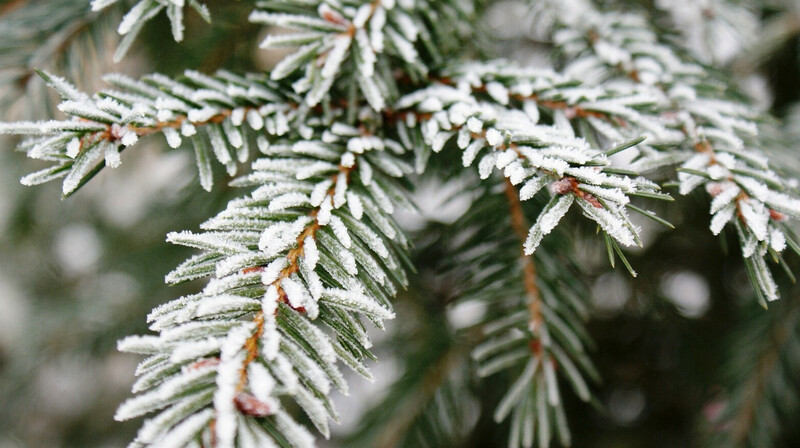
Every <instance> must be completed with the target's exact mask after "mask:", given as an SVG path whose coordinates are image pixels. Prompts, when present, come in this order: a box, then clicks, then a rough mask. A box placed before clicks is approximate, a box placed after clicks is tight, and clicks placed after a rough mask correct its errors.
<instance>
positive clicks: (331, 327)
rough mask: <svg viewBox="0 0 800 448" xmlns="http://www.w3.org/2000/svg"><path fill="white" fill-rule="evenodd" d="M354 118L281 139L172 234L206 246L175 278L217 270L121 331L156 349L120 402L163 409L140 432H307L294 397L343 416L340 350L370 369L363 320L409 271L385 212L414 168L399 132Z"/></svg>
mask: <svg viewBox="0 0 800 448" xmlns="http://www.w3.org/2000/svg"><path fill="white" fill-rule="evenodd" d="M353 130H354V129H353V128H351V127H350V126H347V125H344V124H336V125H334V126H332V127H331V130H330V131H324V132H322V131H318V132H315V133H313V135H310V136H309V138H308V139H305V140H293V139H288V138H284V139H280V140H279V141H276V142H274V143H273V144H271V145H270V146H269V148H267V149H266V150H265V153H266V154H265V156H264V157H262V158H260V159H258V160H256V161H255V162H254V163H253V171H252V173H251V174H249V175H247V176H244V177H241V178H239V179H237V180H236V181H234V184H235V185H238V186H246V187H255V189H254V190H253V191H252V193H251V194H249V195H248V196H246V197H244V198H241V199H236V200H233V201H232V202H231V203H230V204H229V205H228V207H227V209H226V210H224V211H223V212H221V213H220V214H219V215H217V216H216V217H214V218H212V219H210V220H209V221H207V222H206V223H204V224H203V225H202V226H201V228H202V229H203V232H201V233H193V232H179V233H171V234H170V235H168V240H169V241H171V242H173V243H176V244H181V245H187V246H190V247H196V248H200V249H202V250H203V253H202V254H201V255H198V256H195V257H192V258H190V259H189V260H187V261H186V262H185V263H183V264H182V265H181V266H179V267H178V268H177V269H176V270H175V271H173V272H172V273H171V274H170V275H169V276H168V277H167V280H168V281H170V282H181V281H185V280H189V279H196V278H202V277H210V281H209V282H208V285H207V286H206V287H205V289H204V290H203V291H202V292H201V293H199V294H196V295H193V296H188V297H183V298H180V299H177V300H176V301H173V302H170V303H167V304H165V305H162V306H160V307H158V308H156V309H155V310H154V311H153V313H151V315H150V317H149V321H150V323H151V329H152V330H154V331H156V332H157V333H158V336H145V337H141V336H135V337H131V338H128V339H125V340H124V341H122V342H121V343H120V349H122V350H124V351H132V352H136V353H146V354H148V355H150V356H149V357H148V358H147V359H145V360H144V361H143V362H142V364H141V366H140V369H139V371H138V374H139V375H140V379H139V382H137V384H136V385H135V386H134V391H135V392H138V393H139V395H137V396H136V397H134V398H131V399H130V400H129V401H127V402H125V403H124V404H123V405H122V406H121V407H120V409H119V411H118V413H117V418H118V419H128V418H132V417H136V416H138V415H143V414H147V413H152V412H154V411H156V413H155V415H154V416H153V417H151V418H150V419H149V420H147V421H146V422H145V424H144V426H143V427H142V429H141V431H140V433H139V436H138V437H137V439H136V441H135V442H134V446H143V447H144V446H164V444H167V442H168V441H171V440H173V439H176V440H189V439H195V440H198V438H199V439H200V440H214V441H215V446H217V447H232V446H242V447H246V446H252V447H263V446H273V445H275V446H277V444H279V443H280V442H279V440H288V441H289V443H290V444H291V445H292V446H298V447H306V446H313V440H314V438H313V437H312V436H311V434H310V433H309V432H308V431H307V430H306V429H304V428H303V427H302V426H300V425H299V424H297V423H296V422H295V420H293V418H292V417H291V416H290V413H289V411H288V410H287V409H286V407H285V404H284V403H285V402H286V400H292V401H294V402H296V403H297V405H299V406H300V408H301V409H303V411H305V413H306V415H307V416H308V417H309V419H310V420H311V422H312V423H313V424H314V426H315V427H316V428H317V429H318V430H319V431H320V432H321V433H322V434H323V435H324V436H325V437H327V436H328V435H329V427H328V420H329V419H333V420H334V421H337V420H338V415H337V413H336V411H335V409H334V408H333V405H332V403H331V401H330V397H329V393H330V391H331V390H332V389H333V388H335V389H338V390H339V391H341V392H342V393H344V394H347V384H346V382H345V380H344V377H343V375H342V373H341V372H340V370H339V367H338V362H339V361H342V362H343V363H344V364H346V365H347V366H349V367H351V368H352V369H353V370H355V371H356V372H358V373H360V374H362V375H365V376H367V377H369V375H370V374H369V370H368V369H367V368H366V366H365V365H364V364H363V362H364V359H365V357H366V356H367V354H368V353H369V347H370V346H371V343H370V342H369V338H368V337H367V335H366V333H365V330H364V326H363V323H362V321H370V322H373V323H375V324H376V325H379V326H380V325H381V321H382V320H384V319H391V318H393V317H394V313H393V312H392V306H391V303H390V299H391V298H392V296H393V295H394V293H395V291H396V287H397V286H405V285H406V281H407V280H406V277H405V273H404V267H403V262H402V261H401V260H402V259H403V258H404V257H405V255H402V254H403V253H404V252H405V251H406V250H407V242H406V240H405V238H404V237H403V236H402V232H401V231H400V230H399V228H398V227H397V225H396V224H395V223H394V221H393V220H392V219H391V217H390V216H389V214H390V213H391V211H392V210H393V209H394V206H395V203H396V201H395V200H394V199H392V198H397V197H402V196H404V194H405V193H404V192H403V191H402V190H401V189H400V188H399V186H398V185H397V184H396V182H395V181H394V179H393V178H394V177H396V176H398V175H400V176H402V175H403V174H404V173H407V172H408V171H410V169H411V168H410V167H409V166H407V165H406V164H405V163H404V162H402V160H401V159H399V158H398V156H400V155H402V152H400V153H395V152H394V150H397V149H400V147H399V145H397V144H396V143H392V142H389V141H386V140H384V139H381V138H377V137H369V136H365V135H363V134H361V133H356V135H353V132H352V131H353ZM337 131H338V132H337ZM366 139H368V140H369V141H370V144H369V146H368V147H367V146H366V145H365V144H364V140H366ZM398 205H402V201H401V202H400V203H398ZM320 324H324V326H326V327H327V330H323V329H322V328H321V325H320ZM181 421H182V423H179V422H181ZM211 421H213V422H214V424H213V425H212V424H210V423H209V422H211ZM189 422H192V423H191V424H190V423H189ZM268 428H271V429H268ZM235 442H236V444H235V445H234V443H235Z"/></svg>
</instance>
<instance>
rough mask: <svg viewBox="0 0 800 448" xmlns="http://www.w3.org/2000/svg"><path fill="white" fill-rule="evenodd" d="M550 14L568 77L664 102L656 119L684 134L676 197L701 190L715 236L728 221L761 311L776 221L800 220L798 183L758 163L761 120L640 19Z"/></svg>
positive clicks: (783, 236)
mask: <svg viewBox="0 0 800 448" xmlns="http://www.w3.org/2000/svg"><path fill="white" fill-rule="evenodd" d="M551 7H552V8H553V11H554V14H555V15H556V16H557V17H558V18H559V19H558V20H559V24H560V25H557V27H558V29H557V30H556V31H554V33H553V39H554V41H555V44H556V45H557V46H559V47H560V48H561V49H562V50H563V51H564V52H565V54H567V55H568V56H569V58H570V62H569V64H568V65H567V67H566V68H565V72H566V73H568V74H573V75H575V76H576V77H579V78H582V79H584V80H586V81H587V82H589V83H592V84H596V83H605V82H608V81H610V80H616V81H623V82H627V83H629V84H632V85H634V86H637V88H641V89H644V90H645V91H647V90H650V91H652V92H653V94H654V95H655V97H660V98H661V99H660V100H658V101H657V102H656V103H655V104H654V105H655V112H656V113H658V114H659V116H660V117H661V118H662V121H665V122H667V123H670V122H671V123H670V124H669V125H670V126H671V127H673V128H674V129H676V130H678V131H680V132H681V133H682V138H681V139H680V140H681V141H682V142H681V145H680V146H681V147H682V148H683V149H684V151H686V153H687V155H686V156H685V158H684V160H683V161H682V164H681V166H680V168H679V169H678V183H679V191H680V193H681V194H684V195H686V194H689V193H690V192H692V191H693V190H694V189H696V188H697V187H699V186H705V188H706V190H707V192H708V193H709V195H710V197H711V199H712V203H711V209H710V212H711V215H712V219H711V223H710V229H711V231H712V233H714V234H715V235H717V234H719V233H720V232H721V231H722V229H723V228H724V227H725V226H726V225H728V224H731V227H733V228H734V229H736V232H737V235H738V236H739V241H740V245H741V250H742V255H743V258H744V260H745V263H746V264H747V267H748V272H749V274H750V278H751V283H752V284H753V286H754V288H755V290H756V292H757V293H758V298H759V302H760V303H761V304H762V306H764V307H766V306H767V302H768V301H773V300H776V299H778V297H779V293H778V288H777V284H776V282H775V280H774V279H773V276H772V274H771V272H770V270H769V268H768V267H767V263H766V259H767V258H768V257H769V258H772V259H775V260H780V257H778V256H776V254H779V253H780V252H782V251H783V250H784V249H785V248H786V247H787V239H789V238H791V236H790V235H789V234H787V233H786V232H785V227H784V225H783V221H785V220H786V219H787V217H793V218H800V195H798V192H797V184H796V182H793V181H791V180H790V179H786V178H783V177H781V176H780V175H779V174H778V173H776V172H775V171H774V170H773V169H772V168H771V167H770V164H769V162H768V159H767V158H766V157H765V156H764V154H763V150H762V147H763V143H762V142H761V141H760V140H759V138H758V124H757V121H756V120H757V119H758V115H757V114H755V113H753V112H751V110H750V109H747V108H745V107H744V106H743V105H741V104H740V103H739V102H737V101H735V100H733V99H732V98H731V95H730V94H728V93H727V92H725V91H724V90H723V87H722V86H723V85H724V84H723V83H721V82H719V81H718V80H717V79H715V78H714V77H713V76H712V75H711V74H710V73H708V72H707V71H706V70H705V69H703V68H702V67H701V66H700V65H698V64H695V63H693V62H691V61H686V60H685V59H684V58H682V57H681V56H679V55H678V54H677V53H676V52H675V51H674V50H673V49H672V48H670V47H669V46H668V45H665V44H662V43H660V42H659V41H658V37H657V35H656V34H655V33H654V32H653V31H652V29H651V28H650V27H649V25H648V24H647V23H646V21H645V20H644V18H642V17H640V16H636V15H632V14H619V13H613V12H612V13H601V12H599V11H597V10H595V9H594V8H593V7H592V6H587V7H586V8H585V10H584V11H583V14H582V15H581V16H580V19H576V18H575V17H574V14H573V12H571V11H566V10H564V9H563V8H562V7H561V6H559V5H557V4H555V3H552V4H551ZM655 159H656V160H657V159H658V157H657V156H656V157H655ZM650 163H651V162H650V161H647V160H646V159H645V160H644V161H642V162H640V163H639V164H638V165H641V166H648V165H649V164H650ZM636 165H637V164H634V167H635V166H636ZM789 245H793V242H790V243H789Z"/></svg>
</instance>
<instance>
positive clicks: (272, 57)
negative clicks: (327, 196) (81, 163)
mask: <svg viewBox="0 0 800 448" xmlns="http://www.w3.org/2000/svg"><path fill="white" fill-rule="evenodd" d="M121 3H122V4H123V6H128V5H127V4H126V3H130V2H121ZM206 3H208V4H209V7H210V9H211V10H212V13H213V16H214V26H206V25H205V24H204V23H202V21H201V20H200V19H199V17H197V16H196V15H194V14H189V15H187V36H188V37H187V42H185V43H183V44H176V43H174V42H173V40H172V38H171V35H170V30H169V24H168V22H167V20H166V18H165V17H160V18H158V19H156V20H154V21H153V22H150V24H148V25H147V27H146V28H145V31H144V33H143V35H142V37H140V38H139V39H138V41H137V43H136V44H135V46H134V49H133V50H132V52H131V53H130V54H129V56H128V57H127V58H126V59H125V60H124V61H123V62H122V63H120V64H113V63H112V62H111V55H112V54H113V52H114V49H115V47H116V45H117V43H118V38H117V36H116V33H115V30H116V26H117V24H118V23H119V19H120V17H121V12H122V11H123V10H124V9H123V8H122V7H115V8H111V9H109V10H106V11H103V12H102V13H91V12H89V7H88V4H89V1H88V0H0V42H2V44H0V118H2V119H3V120H17V119H43V118H48V117H52V116H57V113H56V112H55V111H54V104H55V101H56V98H54V97H53V96H52V95H51V94H50V93H49V92H47V91H46V89H44V87H43V85H42V83H41V81H40V80H38V78H37V77H36V76H35V75H34V74H33V72H32V69H33V68H44V69H47V70H49V71H52V72H54V73H57V74H61V75H63V76H65V77H67V78H68V79H70V80H72V81H74V82H75V83H76V84H77V85H78V86H79V87H81V88H82V89H83V90H85V91H88V92H93V91H96V90H98V89H99V88H102V87H103V85H102V82H101V81H100V80H99V76H98V75H99V74H102V73H107V72H111V71H115V72H123V73H126V74H129V75H132V76H139V75H141V74H143V73H148V72H152V71H159V72H162V73H166V74H168V75H173V76H174V75H177V74H179V73H180V72H181V71H183V70H184V69H185V68H194V69H197V70H200V71H203V72H213V71H214V70H216V69H218V68H222V67H224V68H227V69H231V70H235V71H243V70H265V69H268V68H269V67H270V66H271V65H272V64H274V63H275V61H276V60H278V59H279V57H280V55H276V54H267V53H265V52H263V51H259V50H258V49H257V43H258V42H259V41H260V39H259V37H260V36H261V35H263V34H264V33H265V30H262V29H259V28H257V27H254V26H252V25H246V23H247V22H246V17H247V15H248V13H249V12H250V10H251V9H252V5H251V4H250V3H251V2H230V1H226V0H209V1H207V2H206ZM481 3H484V2H481ZM485 3H486V5H484V6H485V7H486V8H487V12H486V14H485V22H484V23H483V27H484V32H485V33H486V34H487V35H490V36H493V39H494V43H493V44H490V45H493V46H491V47H489V48H490V49H491V50H490V51H491V52H493V53H494V54H493V56H498V57H499V56H504V57H507V58H510V59H514V60H517V61H521V62H524V63H527V64H532V65H552V62H551V61H552V59H551V52H550V50H549V48H548V45H547V43H546V40H545V39H544V37H545V36H542V35H540V33H539V32H538V31H537V29H534V28H533V27H532V26H531V21H530V20H529V19H530V17H529V14H528V11H529V10H530V4H531V3H535V2H533V1H531V0H529V1H494V2H485ZM602 3H605V4H606V5H607V6H608V7H609V8H613V7H617V6H620V5H624V6H625V7H626V8H629V7H635V8H639V9H642V10H645V11H647V12H648V13H649V14H651V15H652V17H653V24H654V26H656V27H660V28H662V29H663V30H664V33H663V35H664V38H665V39H668V40H671V41H674V42H676V43H678V44H680V45H683V46H684V47H685V48H686V49H687V50H686V51H687V53H690V54H691V55H692V56H693V57H695V58H698V59H699V60H701V61H703V62H705V63H709V64H714V65H715V66H716V67H721V68H722V69H723V70H724V71H726V72H727V73H728V74H729V75H732V76H733V77H734V79H735V81H736V85H734V86H731V87H732V88H734V89H738V90H739V91H741V92H742V95H743V96H745V97H747V98H748V100H749V101H751V102H752V103H754V104H756V105H758V107H760V108H763V109H764V110H766V111H768V112H770V113H771V114H773V115H774V117H776V118H775V120H774V121H772V122H769V123H765V126H769V127H772V128H774V130H775V132H774V135H775V141H774V142H772V146H773V147H774V148H775V151H774V157H775V158H776V159H777V160H779V161H780V162H779V164H780V165H781V166H783V167H784V169H785V170H786V171H788V172H789V173H792V172H793V173H800V170H798V169H797V166H798V161H797V159H798V150H800V104H799V103H798V101H799V100H800V3H798V2H797V1H796V0H785V1H780V0H774V1H763V2H760V1H750V2H739V1H733V0H730V1H728V0H707V1H693V0H674V1H672V0H656V1H645V0H643V1H627V2H626V1H619V2H602ZM668 30H680V31H681V32H675V31H668ZM148 144H149V145H148V146H145V145H142V146H139V147H138V148H139V149H137V150H136V153H135V154H126V155H125V158H126V160H125V163H124V164H123V165H122V166H121V167H120V168H118V169H116V170H114V171H112V170H110V169H107V170H105V171H104V172H103V173H101V174H100V175H99V176H98V177H97V178H96V179H94V180H93V181H92V182H90V183H89V184H88V185H87V186H86V187H85V188H83V189H82V190H81V191H80V192H79V193H77V194H76V195H75V196H74V197H71V198H69V199H67V200H64V201H62V200H61V199H60V197H61V195H60V190H59V186H58V185H56V184H51V185H45V186H40V187H34V188H28V187H23V186H22V185H20V184H19V178H20V177H21V176H22V175H24V174H26V173H29V172H31V171H34V170H36V169H37V168H38V165H36V163H35V162H33V161H30V160H28V159H26V158H25V156H24V154H21V153H17V152H14V151H13V148H14V145H15V141H13V139H8V138H5V139H0V148H2V149H0V254H1V256H0V448H16V447H122V446H125V445H126V444H127V442H128V441H129V440H131V439H132V436H133V434H134V432H135V431H136V429H137V427H138V424H139V422H138V421H135V422H128V423H118V422H114V421H113V419H112V416H113V414H114V410H115V408H116V406H117V405H118V404H119V403H120V402H121V401H122V400H124V399H125V398H126V397H127V396H128V395H129V390H130V385H131V383H132V382H133V371H134V369H135V366H136V364H137V362H138V361H139V358H138V357H137V356H132V355H124V354H120V353H118V352H117V351H116V349H115V346H116V340H117V339H119V338H120V337H122V336H124V335H128V334H133V333H144V332H146V326H145V316H146V315H147V313H148V312H149V311H150V309H152V308H153V307H154V306H155V305H157V304H159V303H162V302H165V301H167V300H169V299H171V298H174V297H177V296H180V295H182V294H185V293H188V292H192V291H196V290H198V289H199V288H200V285H201V284H199V283H195V284H186V285H182V286H180V287H169V288H168V287H166V286H165V285H164V282H163V278H164V275H166V274H167V273H168V272H169V271H170V270H171V269H172V268H173V267H175V266H176V265H177V264H178V263H180V262H181V261H183V260H184V259H185V258H187V257H188V256H189V255H190V254H191V253H192V252H191V251H190V250H188V249H186V248H180V247H176V246H172V245H168V244H166V243H165V241H164V238H165V235H166V233H167V232H169V231H173V230H182V229H197V228H198V225H199V223H200V222H202V221H203V220H205V219H206V218H207V217H209V216H212V215H213V214H214V213H216V212H217V211H218V210H220V209H221V208H223V207H224V204H225V202H226V201H227V199H229V198H231V197H233V196H234V195H237V194H238V193H237V192H236V191H233V189H228V188H225V187H224V185H225V182H224V181H223V178H222V177H223V173H218V174H219V175H220V179H219V182H217V183H216V185H218V186H219V187H216V188H215V189H214V191H213V192H212V193H205V192H201V190H200V188H199V184H198V180H197V178H196V174H195V166H194V161H193V158H192V155H191V153H190V151H186V150H183V149H178V150H168V149H167V148H166V145H164V144H163V142H162V141H161V140H157V139H153V140H152V141H149V142H148ZM467 182H468V180H467ZM448 185H450V188H451V189H452V185H453V184H448ZM442 190H443V187H442V185H440V184H436V183H435V182H431V183H429V184H423V185H422V186H421V187H420V189H419V190H418V191H417V192H416V193H415V196H416V197H417V198H418V199H419V201H418V202H419V205H420V208H421V209H422V212H423V213H422V215H401V216H400V217H399V220H400V221H401V223H402V224H404V225H405V226H406V228H408V230H409V232H410V233H411V234H412V235H416V238H417V246H416V248H415V254H414V255H415V261H416V263H417V266H418V267H419V274H418V275H417V278H418V280H417V281H416V282H415V284H414V285H412V287H411V288H410V289H409V291H408V292H407V293H405V294H404V295H402V296H401V297H399V299H398V304H397V311H398V318H397V319H396V320H395V321H394V322H391V323H390V324H389V326H388V329H387V332H386V333H385V334H381V335H376V341H377V342H376V350H375V352H376V354H377V355H378V357H379V358H380V362H379V363H376V364H375V365H374V366H373V369H374V373H375V376H376V377H377V378H378V379H377V381H376V382H374V383H366V382H365V381H363V380H361V379H360V378H354V379H353V381H352V382H351V385H352V386H351V388H352V393H351V396H350V397H346V398H345V397H339V398H341V399H338V400H337V401H338V406H339V409H340V413H341V414H342V416H343V422H342V424H341V425H340V426H339V427H337V428H335V429H334V431H335V434H334V436H333V437H332V440H331V441H330V442H328V443H327V445H326V446H331V447H339V446H342V447H345V446H347V447H349V446H364V447H373V446H374V447H378V446H381V447H391V446H400V445H402V446H421V445H416V444H415V440H417V439H415V438H414V434H415V432H422V433H424V432H425V431H426V427H425V422H424V418H423V419H421V418H420V416H424V412H426V411H427V410H428V408H429V407H430V404H431V403H432V402H434V401H437V400H438V401H441V402H443V403H446V405H447V407H446V408H448V409H450V410H451V411H452V416H453V418H452V422H451V423H452V427H451V428H450V429H451V431H449V432H450V433H451V434H450V437H445V438H442V439H434V440H438V442H436V443H437V445H434V446H441V447H446V446H452V447H491V446H503V445H504V444H505V440H506V436H505V432H506V431H507V427H506V426H507V422H506V424H503V425H496V424H494V422H493V421H492V419H491V411H490V410H491V409H493V407H494V404H496V402H497V400H498V399H499V395H501V394H502V391H503V388H501V387H499V388H495V387H493V381H497V380H496V379H495V380H492V379H490V380H489V381H483V382H481V383H480V384H479V383H478V382H477V381H476V380H475V379H474V378H471V377H470V376H469V375H468V374H467V373H466V372H467V369H466V367H465V364H464V363H468V362H470V360H469V358H468V356H466V353H467V352H468V350H467V349H465V347H467V346H468V344H469V341H470V338H471V337H473V336H471V335H470V334H469V332H468V331H467V330H462V329H464V328H468V327H469V324H470V322H471V321H472V320H474V318H475V316H476V315H478V314H480V313H481V310H475V309H469V308H468V307H463V306H461V307H459V306H452V304H451V301H452V297H450V295H449V294H448V285H452V284H453V282H457V281H458V279H454V278H452V277H451V276H450V275H449V274H448V272H446V271H445V270H443V269H442V267H441V266H439V265H438V264H437V261H438V260H439V259H440V257H439V256H438V253H437V251H438V250H441V245H442V242H443V241H444V242H446V241H447V240H448V238H451V237H452V235H451V230H452V229H451V227H450V224H451V223H452V222H453V221H455V219H456V218H457V217H458V216H460V215H461V214H462V213H464V211H465V210H466V209H467V208H468V207H469V205H470V203H471V201H472V199H473V198H471V197H467V196H464V195H459V194H458V191H457V189H455V190H454V191H442ZM431 197H435V198H441V199H435V200H431V199H430V198H431ZM423 198H425V199H423ZM706 202H707V200H706V199H704V198H703V197H702V195H691V196H689V197H682V198H680V199H679V200H678V201H676V203H675V204H671V206H670V207H669V208H668V209H664V210H659V212H660V214H661V215H662V216H664V217H665V218H666V219H667V220H669V221H671V222H672V223H673V224H675V225H676V227H677V230H675V231H670V232H663V231H662V230H661V229H659V228H656V227H652V226H649V227H646V228H645V234H644V235H643V236H644V238H643V240H644V241H645V246H644V247H643V248H641V249H637V250H635V251H631V252H630V253H629V259H630V260H631V262H632V263H633V264H634V266H635V267H636V270H637V271H638V272H639V276H638V278H636V279H632V278H631V277H630V276H629V275H628V274H627V273H626V272H625V271H624V270H622V269H618V270H611V269H610V267H609V266H608V262H607V260H606V259H605V254H604V252H603V251H604V248H603V246H602V245H597V244H595V243H596V242H594V241H585V242H580V243H579V244H578V252H577V257H578V258H579V259H581V261H582V262H585V264H586V266H587V269H586V278H587V282H588V290H590V291H591V294H592V299H591V303H592V305H593V320H592V321H591V323H590V324H589V327H590V331H591V334H592V336H593V337H594V339H595V342H596V349H595V351H594V352H593V354H592V357H593V359H594V360H595V362H596V365H597V366H598V368H599V370H600V373H601V374H602V377H603V378H604V382H603V384H601V385H599V386H597V387H596V388H595V393H596V397H597V401H596V403H595V406H586V405H584V404H583V403H580V402H579V401H578V400H577V399H576V400H575V402H574V403H568V407H567V409H568V412H569V413H570V414H571V418H570V419H569V420H570V422H571V428H572V430H573V433H574V439H575V440H574V446H579V447H597V448H612V447H613V448H626V447H642V446H649V447H695V446H697V447H700V446H733V445H729V444H727V443H729V442H720V441H718V440H722V439H719V438H718V436H720V435H721V434H727V435H731V434H733V435H734V436H736V434H737V432H742V431H745V432H750V431H764V432H765V437H766V438H765V440H771V441H772V445H771V446H775V447H787V448H788V447H797V446H800V426H798V425H796V424H788V423H787V422H797V421H800V411H799V410H798V400H800V394H798V392H797V391H798V384H799V383H800V288H797V287H794V286H792V285H791V284H790V282H789V281H788V277H787V276H783V277H781V279H782V281H783V283H785V289H784V291H785V292H784V294H783V297H784V298H783V299H782V300H781V301H780V302H778V303H775V304H772V305H771V307H770V310H769V311H768V312H764V311H762V310H761V309H760V308H759V307H758V306H757V305H756V301H755V300H754V297H753V294H754V293H753V291H752V289H751V287H750V285H749V283H748V279H747V275H746V273H745V271H744V269H743V266H742V265H741V263H740V262H739V261H738V259H737V257H736V256H735V251H736V250H737V249H735V248H734V247H733V245H731V247H729V246H728V245H727V243H725V242H724V241H723V242H722V243H721V242H720V241H719V240H718V239H717V238H714V237H712V236H711V235H710V233H709V232H708V231H707V226H708V220H709V217H708V215H707V213H706V210H708V204H707V203H706ZM640 224H641V225H643V226H646V225H647V223H640ZM731 251H732V252H733V254H728V252H731ZM727 255H734V256H727ZM787 261H788V262H789V264H790V265H791V266H793V267H794V268H795V269H794V271H795V272H800V269H797V268H798V267H800V266H798V260H797V257H795V256H792V255H790V256H789V257H788V259H787ZM440 386H443V387H440ZM409 391H412V392H409ZM567 396H568V395H567ZM481 409H485V410H486V411H484V412H481ZM767 436H768V437H767ZM739 437H741V436H739ZM725 440H731V439H725ZM733 440H737V439H736V438H735V437H734V439H733ZM762 446H768V445H762Z"/></svg>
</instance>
